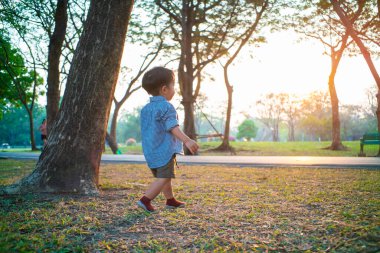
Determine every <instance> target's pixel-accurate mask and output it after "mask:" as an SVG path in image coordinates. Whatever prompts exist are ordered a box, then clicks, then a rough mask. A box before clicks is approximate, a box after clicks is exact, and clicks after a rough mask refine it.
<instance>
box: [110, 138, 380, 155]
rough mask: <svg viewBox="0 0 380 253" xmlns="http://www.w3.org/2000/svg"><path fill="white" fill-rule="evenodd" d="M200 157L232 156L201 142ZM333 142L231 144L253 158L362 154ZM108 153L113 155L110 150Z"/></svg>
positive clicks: (353, 145)
mask: <svg viewBox="0 0 380 253" xmlns="http://www.w3.org/2000/svg"><path fill="white" fill-rule="evenodd" d="M199 144H200V151H199V154H200V155H230V153H222V152H213V151H211V149H214V148H216V147H218V146H219V145H220V142H200V143H199ZM330 144H331V142H328V141H324V142H231V145H232V146H233V147H234V148H235V150H236V154H237V155H252V156H353V157H356V156H358V153H359V152H360V144H359V141H347V142H343V144H344V145H345V146H346V147H347V148H348V149H347V150H346V151H331V150H326V149H324V148H326V147H328V146H329V145H330ZM120 149H121V151H122V153H126V154H141V153H142V152H141V146H121V147H120ZM378 149H379V146H376V145H372V146H365V147H364V152H365V153H366V154H367V156H375V155H377V152H378ZM107 153H109V154H111V153H112V152H111V150H110V149H109V148H108V149H107Z"/></svg>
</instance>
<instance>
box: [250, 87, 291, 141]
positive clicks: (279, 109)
mask: <svg viewBox="0 0 380 253" xmlns="http://www.w3.org/2000/svg"><path fill="white" fill-rule="evenodd" d="M284 101H285V95H284V94H283V93H279V94H274V93H269V94H267V95H265V96H264V97H263V98H262V99H260V100H258V101H256V106H257V112H258V115H259V119H260V121H261V122H263V123H264V124H265V126H267V127H268V128H269V129H270V130H271V132H272V140H273V141H275V142H276V141H279V140H280V138H279V126H280V122H281V121H282V120H283V111H284V109H283V104H284Z"/></svg>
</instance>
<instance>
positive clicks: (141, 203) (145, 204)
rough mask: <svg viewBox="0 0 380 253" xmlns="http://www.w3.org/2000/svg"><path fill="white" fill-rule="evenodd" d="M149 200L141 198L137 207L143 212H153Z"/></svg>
mask: <svg viewBox="0 0 380 253" xmlns="http://www.w3.org/2000/svg"><path fill="white" fill-rule="evenodd" d="M150 201H151V200H150V199H149V198H147V197H145V196H144V197H142V198H141V199H140V200H139V201H137V205H138V206H139V207H141V208H142V209H144V210H145V211H148V212H150V213H152V212H154V211H155V209H154V207H153V206H152V205H151V204H150Z"/></svg>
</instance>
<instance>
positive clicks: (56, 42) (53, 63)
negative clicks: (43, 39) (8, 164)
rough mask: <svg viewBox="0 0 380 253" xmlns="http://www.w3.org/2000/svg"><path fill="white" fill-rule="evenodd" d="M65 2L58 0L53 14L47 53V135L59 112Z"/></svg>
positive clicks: (65, 15)
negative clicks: (60, 63)
mask: <svg viewBox="0 0 380 253" xmlns="http://www.w3.org/2000/svg"><path fill="white" fill-rule="evenodd" d="M67 2H68V0H58V1H57V9H56V12H55V18H54V21H55V27H54V32H53V35H52V36H51V37H50V44H49V53H48V76H47V86H48V87H47V107H46V115H47V117H46V118H47V132H48V134H49V132H50V129H51V127H52V125H53V121H54V119H55V118H56V117H57V114H58V110H59V97H60V90H59V76H60V75H59V59H60V57H61V54H62V45H63V41H64V40H65V35H66V27H67Z"/></svg>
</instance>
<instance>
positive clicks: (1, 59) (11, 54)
mask: <svg viewBox="0 0 380 253" xmlns="http://www.w3.org/2000/svg"><path fill="white" fill-rule="evenodd" d="M0 81H1V88H0V91H1V93H2V95H3V96H4V97H3V98H2V99H1V100H2V103H5V104H6V103H7V102H8V103H10V104H13V105H16V106H17V105H18V106H19V105H22V106H23V107H24V108H25V110H26V111H27V113H28V116H29V128H30V144H31V148H32V150H37V146H36V141H35V135H34V122H33V108H34V104H35V100H36V98H37V96H38V95H39V94H40V95H42V94H43V93H42V92H41V93H39V92H38V87H39V86H41V85H42V83H43V79H42V78H41V77H40V76H39V75H38V73H37V72H35V68H34V70H32V71H28V69H27V68H26V67H25V65H24V59H23V57H22V55H21V54H20V52H19V50H17V49H15V48H13V47H12V45H11V43H10V39H9V38H8V37H7V36H5V35H4V33H3V32H0ZM6 101H7V102H6Z"/></svg>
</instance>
